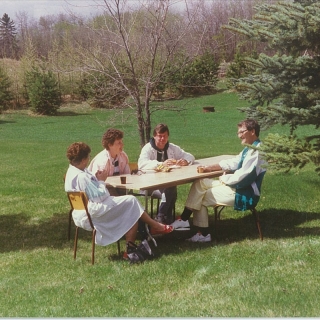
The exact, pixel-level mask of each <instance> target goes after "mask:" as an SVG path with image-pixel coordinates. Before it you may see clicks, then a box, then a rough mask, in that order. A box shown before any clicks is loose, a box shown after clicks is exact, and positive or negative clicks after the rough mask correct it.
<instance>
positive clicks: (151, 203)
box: [150, 197, 153, 218]
mask: <svg viewBox="0 0 320 320" xmlns="http://www.w3.org/2000/svg"><path fill="white" fill-rule="evenodd" d="M150 206H151V208H150V216H151V218H153V197H150Z"/></svg>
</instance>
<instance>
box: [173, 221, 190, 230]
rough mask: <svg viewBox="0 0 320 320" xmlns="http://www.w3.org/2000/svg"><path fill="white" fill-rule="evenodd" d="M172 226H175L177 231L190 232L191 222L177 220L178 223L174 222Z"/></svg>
mask: <svg viewBox="0 0 320 320" xmlns="http://www.w3.org/2000/svg"><path fill="white" fill-rule="evenodd" d="M170 226H173V227H174V229H175V230H177V229H178V230H189V229H190V223H189V221H188V220H187V221H183V220H181V219H177V220H176V221H174V222H172V223H171V224H170Z"/></svg>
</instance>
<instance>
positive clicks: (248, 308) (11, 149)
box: [0, 92, 320, 317]
mask: <svg viewBox="0 0 320 320" xmlns="http://www.w3.org/2000/svg"><path fill="white" fill-rule="evenodd" d="M209 105H212V106H215V109H216V112H213V113H204V112H202V107H203V106H209ZM245 105H246V103H245V102H244V101H239V100H238V99H237V97H236V95H235V94H233V93H228V92H224V93H219V94H216V95H211V96H203V97H199V98H194V99H189V100H181V101H169V102H166V103H165V106H166V107H170V106H180V107H181V106H183V107H184V110H183V111H180V112H178V113H177V112H172V111H165V110H163V111H157V112H155V113H154V114H153V123H152V125H153V126H154V125H156V124H157V123H158V122H166V123H167V124H168V125H169V128H170V141H171V142H173V143H176V144H178V145H180V146H181V147H182V148H184V149H185V150H186V151H190V152H192V153H193V154H194V155H195V156H196V158H203V157H210V156H214V155H219V154H237V153H239V152H240V151H241V149H242V147H241V145H240V141H239V139H238V138H237V135H236V132H237V127H236V125H237V123H238V121H239V120H241V119H243V118H244V115H243V114H241V113H240V112H239V111H238V110H237V109H236V108H237V107H240V106H245ZM154 106H156V105H154ZM111 126H112V127H116V128H118V129H121V130H123V131H124V133H125V137H124V143H125V151H126V152H127V153H128V155H129V158H130V160H131V161H136V160H137V159H138V156H139V153H140V147H139V137H138V133H137V126H136V123H135V120H134V115H133V114H132V113H130V111H129V110H123V111H122V112H119V113H117V114H115V112H113V111H109V110H91V109H90V108H88V106H87V105H86V104H82V105H73V104H70V105H67V106H65V107H63V108H61V110H60V112H59V116H56V117H43V116H30V115H28V113H27V112H23V111H20V112H10V113H5V114H2V115H0V149H1V169H0V179H1V180H0V181H1V184H0V195H1V197H0V254H1V260H0V267H1V277H0V316H1V317H318V316H319V314H320V307H319V305H318V304H317V303H316V301H317V299H318V296H319V294H320V284H319V283H320V271H319V270H320V258H319V255H318V252H319V248H320V238H319V228H320V213H319V212H320V203H319V181H320V180H319V176H317V175H316V174H315V172H314V167H313V166H311V165H309V166H307V167H306V168H305V169H303V170H302V171H298V170H294V171H292V172H290V173H288V174H284V173H277V172H272V171H268V173H267V174H266V176H265V179H264V182H263V186H262V197H261V200H260V202H259V205H258V210H259V212H260V218H261V225H262V231H263V234H264V241H260V240H259V237H258V232H257V230H256V229H255V225H254V222H253V219H252V217H251V215H250V212H244V213H242V212H235V211H233V210H232V208H226V209H225V210H224V211H223V213H222V221H221V222H220V224H219V234H218V235H216V236H218V241H213V242H212V243H206V244H197V243H195V244H190V243H187V242H186V241H185V238H186V237H188V236H189V234H188V232H181V231H180V232H178V231H176V232H173V233H172V234H170V235H167V236H165V237H162V238H158V247H157V248H155V249H154V251H155V253H156V259H154V260H153V261H147V262H146V263H144V264H143V265H130V264H128V263H127V262H125V261H123V260H122V259H120V258H119V257H118V256H117V249H116V244H112V245H110V246H107V247H99V246H98V247H96V263H95V265H94V266H92V265H91V263H90V251H91V239H90V233H89V232H85V231H83V230H81V232H80V236H79V237H80V240H79V247H78V254H77V260H75V261H74V260H73V240H71V241H67V225H68V222H67V217H68V211H69V204H68V200H67V197H66V195H65V192H64V188H63V175H64V174H65V172H66V170H67V167H68V161H67V158H66V156H65V153H66V149H67V147H68V146H69V145H70V144H71V143H72V142H75V141H84V142H86V143H88V144H89V145H90V146H91V148H92V156H94V155H95V154H96V153H98V152H99V151H101V149H102V146H101V137H102V134H103V133H104V131H105V130H106V129H107V128H109V127H111ZM313 131H315V130H314V129H313V128H310V127H307V128H301V129H299V130H298V135H300V136H303V135H305V134H307V133H310V132H313ZM268 132H273V133H274V132H279V133H287V132H288V128H285V127H275V128H272V129H270V130H268ZM268 132H262V133H261V138H262V140H263V138H264V137H265V136H266V134H267V133H268ZM189 187H190V185H182V186H179V187H178V201H177V204H176V208H177V212H178V213H180V212H181V210H182V209H183V206H184V202H185V200H186V197H187V194H188V191H189ZM212 213H213V210H211V216H210V218H211V225H212V230H214V229H213V219H212V218H213V217H212ZM73 234H74V229H72V236H73ZM121 246H122V250H124V248H125V243H124V241H121Z"/></svg>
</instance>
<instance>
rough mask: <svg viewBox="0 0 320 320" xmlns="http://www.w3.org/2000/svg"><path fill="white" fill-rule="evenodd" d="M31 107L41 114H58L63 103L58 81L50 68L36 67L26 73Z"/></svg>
mask: <svg viewBox="0 0 320 320" xmlns="http://www.w3.org/2000/svg"><path fill="white" fill-rule="evenodd" d="M26 89H27V96H28V100H29V105H30V109H31V110H32V111H33V112H34V113H37V114H41V115H56V114H57V110H58V109H59V107H60V105H61V95H60V91H59V88H58V82H57V80H56V78H55V76H54V74H53V73H52V71H50V70H45V69H44V68H38V67H34V68H33V69H32V71H29V72H27V74H26Z"/></svg>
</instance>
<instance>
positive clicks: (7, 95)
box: [0, 65, 12, 113]
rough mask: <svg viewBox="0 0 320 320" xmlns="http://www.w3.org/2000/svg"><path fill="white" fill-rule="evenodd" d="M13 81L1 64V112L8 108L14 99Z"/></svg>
mask: <svg viewBox="0 0 320 320" xmlns="http://www.w3.org/2000/svg"><path fill="white" fill-rule="evenodd" d="M10 88H11V81H10V80H9V77H8V76H7V75H6V73H5V71H4V70H3V68H2V67H1V65H0V113H1V112H2V111H3V110H6V109H7V108H8V106H9V103H10V101H11V100H12V93H11V91H10Z"/></svg>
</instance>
